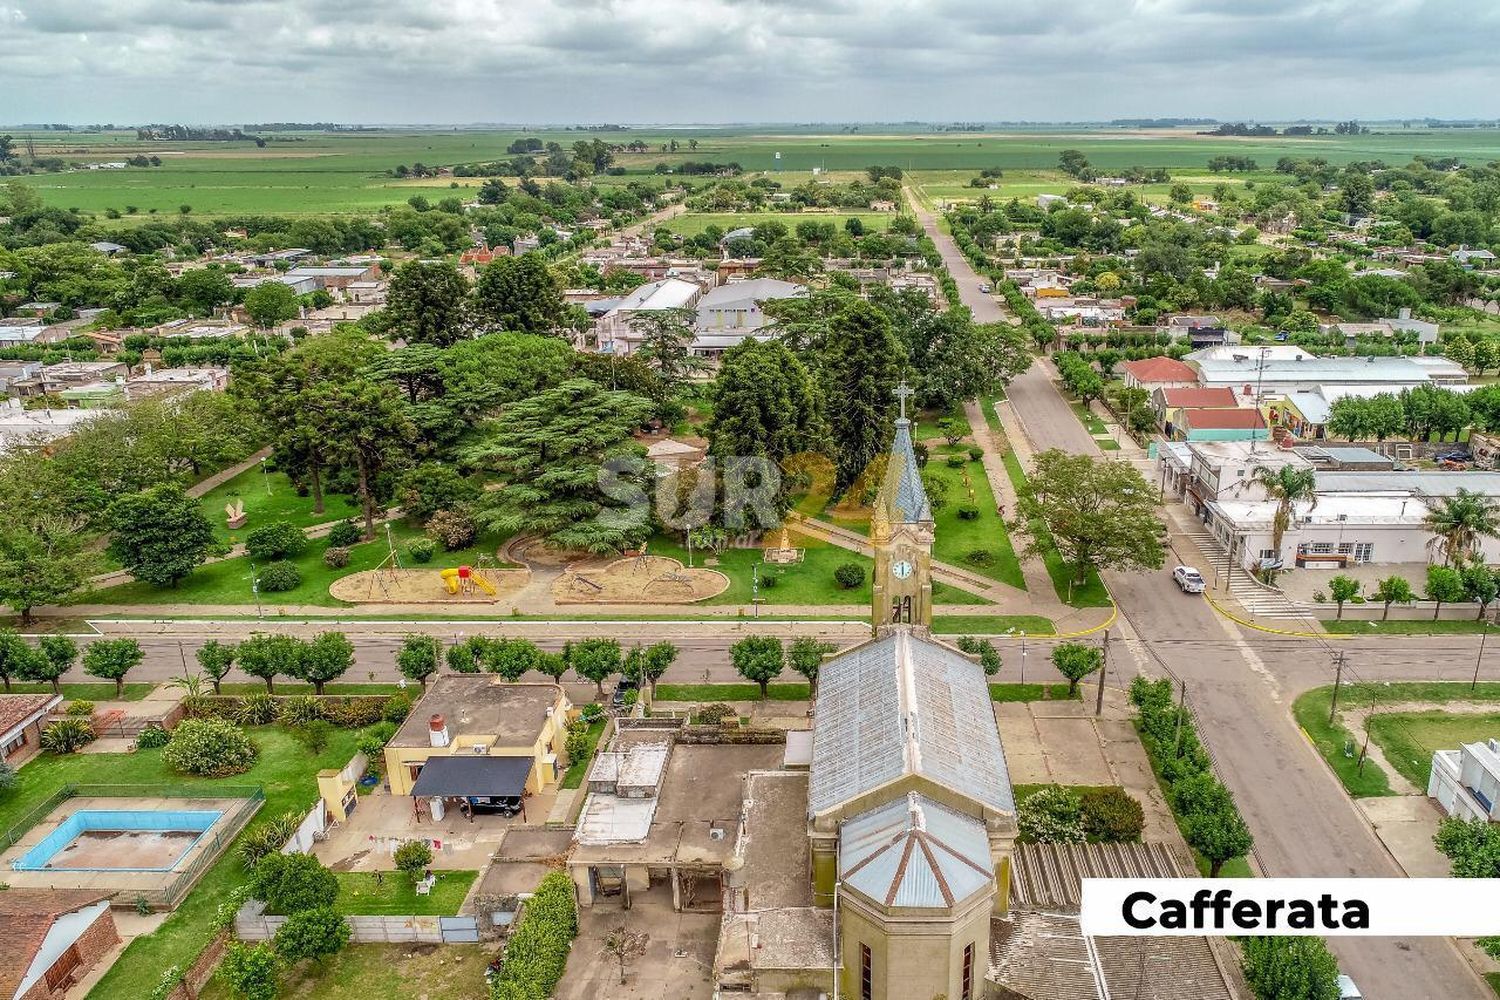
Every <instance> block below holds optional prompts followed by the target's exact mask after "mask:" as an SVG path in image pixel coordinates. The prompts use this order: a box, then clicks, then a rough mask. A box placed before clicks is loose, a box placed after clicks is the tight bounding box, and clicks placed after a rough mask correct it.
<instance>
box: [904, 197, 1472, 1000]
mask: <svg viewBox="0 0 1500 1000" xmlns="http://www.w3.org/2000/svg"><path fill="white" fill-rule="evenodd" d="M919 217H920V218H921V221H922V223H923V225H924V227H925V228H926V229H927V232H928V235H930V236H931V237H932V238H933V240H934V241H935V242H936V244H937V247H938V250H939V252H940V253H941V254H942V257H943V260H944V263H946V264H947V265H948V269H949V272H950V273H951V274H952V275H953V277H954V279H955V280H956V281H957V282H958V287H959V293H960V296H961V298H962V300H963V302H964V303H965V304H966V305H968V306H969V307H970V309H972V310H973V311H974V315H975V317H976V318H977V319H980V320H983V321H986V322H992V321H995V320H998V319H1000V318H1001V310H1000V309H999V307H998V306H997V304H996V303H995V302H994V301H993V299H992V298H991V297H990V296H988V295H985V294H984V293H982V292H980V291H979V284H980V278H979V276H978V275H977V274H975V273H974V271H973V269H972V268H971V267H970V266H969V263H968V261H967V260H965V259H964V257H963V255H962V254H960V253H959V251H958V248H957V247H956V246H955V245H954V244H953V241H952V240H951V239H950V238H949V237H948V236H946V235H945V234H943V233H942V232H940V231H939V230H938V229H937V227H936V225H935V224H934V220H933V219H932V217H931V215H930V214H928V213H919ZM1007 395H1008V397H1009V399H1010V401H1011V406H1012V408H1013V410H1014V411H1015V413H1016V415H1017V416H1018V418H1019V419H1020V421H1021V424H1022V426H1023V427H1024V428H1025V430H1026V435H1027V437H1028V438H1029V439H1030V440H1031V442H1032V445H1033V446H1034V447H1035V448H1036V449H1037V450H1043V449H1047V448H1061V449H1064V450H1067V451H1071V452H1076V453H1081V454H1091V455H1096V454H1098V453H1099V452H1098V449H1097V447H1096V446H1095V445H1094V443H1093V440H1092V438H1091V437H1090V435H1089V434H1088V433H1087V432H1086V431H1085V430H1084V428H1083V426H1082V425H1081V424H1080V423H1079V422H1078V420H1077V418H1076V417H1075V416H1074V415H1073V414H1072V412H1071V410H1070V407H1069V406H1068V404H1067V403H1066V402H1065V401H1064V400H1063V399H1062V397H1061V396H1060V395H1059V394H1058V393H1057V391H1056V389H1055V388H1054V387H1053V386H1052V383H1051V382H1050V380H1049V379H1048V378H1047V377H1046V374H1045V372H1044V371H1043V370H1042V369H1041V366H1040V365H1039V364H1033V365H1032V367H1031V369H1030V370H1029V371H1027V372H1026V373H1025V374H1023V375H1022V376H1020V377H1019V378H1017V379H1015V380H1014V381H1013V382H1012V383H1011V384H1010V386H1009V387H1008V389H1007ZM1106 582H1107V583H1108V584H1109V587H1110V590H1111V591H1112V593H1113V594H1114V596H1115V600H1116V603H1117V604H1118V605H1119V608H1120V613H1121V619H1122V620H1121V622H1120V625H1119V628H1120V631H1121V632H1122V633H1124V635H1125V636H1126V637H1127V639H1129V638H1130V637H1133V638H1134V639H1135V640H1136V641H1126V642H1125V643H1124V644H1123V645H1124V648H1125V652H1126V653H1127V654H1128V655H1130V656H1131V657H1132V658H1133V659H1134V660H1135V661H1136V666H1138V667H1140V668H1141V669H1144V670H1146V671H1147V672H1149V673H1152V674H1155V675H1157V676H1160V675H1161V674H1162V673H1163V672H1167V673H1170V674H1172V675H1173V676H1175V677H1176V678H1178V679H1179V680H1180V681H1182V682H1185V683H1186V685H1187V699H1188V703H1189V705H1190V706H1191V707H1192V709H1193V712H1194V713H1195V715H1196V717H1197V719H1198V722H1199V730H1200V733H1201V735H1202V736H1203V739H1204V741H1205V743H1206V745H1207V746H1208V747H1209V749H1210V751H1211V752H1212V753H1213V755H1214V757H1215V760H1216V762H1217V765H1218V771H1219V774H1220V778H1221V780H1223V781H1224V782H1225V784H1227V785H1228V786H1229V788H1230V789H1231V790H1232V791H1233V792H1234V795H1235V799H1236V800H1237V801H1238V803H1239V806H1240V809H1241V811H1242V812H1243V814H1244V816H1245V819H1246V822H1248V823H1249V824H1250V828H1251V830H1252V832H1253V833H1254V834H1255V841H1256V848H1255V858H1254V860H1255V861H1256V862H1258V864H1259V867H1260V869H1261V871H1262V872H1263V873H1264V874H1265V875H1278V876H1294V877H1296V876H1300V877H1310V876H1330V877H1332V876H1364V877H1374V876H1399V875H1401V874H1402V872H1401V870H1400V868H1399V867H1398V866H1397V865H1396V863H1395V861H1394V860H1393V859H1392V858H1391V856H1390V855H1389V854H1388V853H1387V851H1386V850H1385V847H1384V846H1383V845H1382V844H1381V843H1380V841H1379V839H1378V838H1377V837H1376V836H1375V833H1374V831H1373V830H1372V829H1371V828H1370V826H1369V824H1368V823H1367V822H1366V821H1365V819H1364V818H1363V816H1362V815H1361V814H1360V813H1359V812H1358V810H1357V809H1356V807H1355V806H1354V804H1353V802H1352V801H1351V800H1350V799H1349V797H1348V796H1347V795H1346V794H1345V793H1344V790H1343V788H1342V786H1341V785H1340V784H1339V782H1338V780H1337V779H1336V778H1335V777H1334V776H1333V775H1332V773H1331V772H1329V770H1328V768H1327V766H1326V765H1325V764H1324V763H1323V761H1322V760H1321V759H1320V758H1319V757H1318V755H1317V753H1316V751H1315V750H1313V748H1312V747H1311V746H1310V745H1309V744H1308V743H1307V741H1306V740H1305V739H1304V738H1303V736H1302V734H1301V732H1300V731H1299V729H1298V728H1297V726H1296V724H1295V723H1294V722H1293V720H1292V717H1291V714H1290V711H1291V702H1292V699H1293V698H1294V697H1295V696H1296V694H1297V693H1299V692H1301V691H1303V690H1305V689H1307V688H1309V687H1313V686H1316V685H1319V684H1326V683H1329V682H1331V681H1332V679H1333V676H1332V675H1333V668H1332V659H1331V655H1330V649H1331V644H1329V643H1324V642H1320V641H1318V640H1312V639H1288V638H1282V637H1274V636H1268V635H1266V634H1265V633H1258V632H1251V631H1249V630H1243V629H1241V628H1240V627H1239V626H1237V625H1235V624H1234V623H1232V622H1230V621H1228V620H1226V619H1224V618H1222V617H1220V616H1219V615H1217V614H1216V613H1215V612H1214V611H1213V609H1212V608H1211V607H1210V606H1209V605H1208V602H1207V601H1204V600H1201V599H1196V600H1195V599H1190V598H1187V597H1185V595H1183V594H1181V593H1180V592H1179V591H1178V590H1177V588H1176V586H1175V585H1174V584H1173V583H1172V582H1171V579H1170V577H1169V576H1168V575H1167V574H1166V573H1165V572H1157V573H1145V574H1128V575H1127V574H1115V573H1112V574H1108V575H1107V579H1106ZM1477 646H1478V640H1477V638H1476V639H1473V640H1471V641H1469V640H1467V638H1464V639H1459V638H1458V637H1454V638H1438V639H1414V640H1402V641H1400V642H1395V643H1393V642H1390V641H1389V640H1387V641H1385V642H1383V643H1378V644H1377V643H1376V642H1374V641H1367V640H1354V641H1349V640H1346V641H1341V642H1340V644H1339V646H1338V648H1340V649H1343V650H1344V651H1345V653H1346V655H1347V656H1348V658H1349V662H1350V665H1351V667H1352V668H1353V671H1352V672H1353V673H1355V674H1357V675H1358V678H1359V679H1361V680H1387V679H1396V678H1402V679H1428V680H1436V679H1448V680H1456V679H1464V680H1467V679H1468V677H1469V676H1470V672H1471V671H1472V669H1473V663H1474V659H1473V657H1474V653H1473V651H1474V650H1476V649H1477ZM1121 672H1122V674H1123V672H1124V671H1121ZM1329 943H1330V946H1331V947H1332V948H1333V950H1334V953H1335V954H1336V955H1337V956H1338V959H1339V962H1340V965H1341V966H1342V968H1343V970H1344V971H1345V972H1347V973H1348V974H1349V975H1350V976H1351V977H1353V979H1354V980H1355V982H1356V983H1358V984H1359V986H1360V988H1361V989H1362V990H1363V991H1364V995H1365V996H1366V997H1369V998H1371V1000H1459V998H1469V997H1472V998H1474V1000H1481V998H1483V997H1487V996H1492V994H1491V993H1490V991H1489V990H1488V988H1487V987H1486V986H1485V985H1484V983H1483V982H1482V981H1481V980H1480V979H1479V977H1478V976H1477V975H1475V973H1474V972H1473V970H1472V969H1471V968H1470V967H1469V965H1468V964H1467V963H1466V962H1465V961H1464V960H1463V958H1462V957H1461V956H1460V955H1459V954H1458V952H1457V950H1456V946H1455V945H1454V943H1453V942H1452V941H1450V940H1448V939H1446V938H1416V939H1409V940H1393V939H1385V938H1330V939H1329Z"/></svg>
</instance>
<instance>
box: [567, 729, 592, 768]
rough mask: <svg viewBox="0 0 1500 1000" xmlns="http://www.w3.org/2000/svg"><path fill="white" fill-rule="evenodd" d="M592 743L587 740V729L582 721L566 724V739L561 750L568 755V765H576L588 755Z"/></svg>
mask: <svg viewBox="0 0 1500 1000" xmlns="http://www.w3.org/2000/svg"><path fill="white" fill-rule="evenodd" d="M592 749H593V741H592V740H590V739H589V727H588V724H587V723H586V722H584V721H583V720H582V719H577V720H574V721H573V722H570V723H569V724H568V737H567V739H566V740H564V741H563V750H564V751H566V753H567V755H568V764H569V765H572V764H576V763H578V762H579V761H581V760H583V759H584V758H586V757H587V756H588V755H589V751H591V750H592Z"/></svg>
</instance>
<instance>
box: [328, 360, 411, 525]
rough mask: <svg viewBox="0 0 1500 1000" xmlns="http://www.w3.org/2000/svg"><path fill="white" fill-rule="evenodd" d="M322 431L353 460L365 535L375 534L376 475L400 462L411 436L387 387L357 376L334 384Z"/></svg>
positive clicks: (405, 418)
mask: <svg viewBox="0 0 1500 1000" xmlns="http://www.w3.org/2000/svg"><path fill="white" fill-rule="evenodd" d="M326 418H327V423H326V425H325V432H326V433H327V435H328V436H329V437H330V438H331V439H332V440H333V441H334V442H335V443H336V445H337V447H338V448H339V451H340V453H341V454H342V455H344V456H347V458H348V459H349V460H351V461H352V462H353V464H354V468H355V470H356V472H357V474H358V479H359V499H360V506H361V507H362V508H363V510H364V522H365V537H366V538H374V537H375V510H376V506H377V502H378V499H377V490H378V488H379V483H380V480H381V474H382V473H384V472H385V471H386V469H387V468H389V467H391V466H392V465H395V464H397V463H398V462H400V461H401V460H402V459H403V458H404V456H405V454H406V445H407V444H408V442H410V441H411V440H413V438H415V436H416V428H414V427H413V426H412V423H411V420H410V419H409V418H408V416H407V412H406V409H405V407H404V406H403V405H402V402H401V397H400V396H399V395H397V393H396V390H395V388H394V387H393V386H390V385H386V384H382V383H376V382H372V381H370V380H367V379H358V380H355V381H353V382H350V383H347V384H345V385H342V386H339V387H338V389H337V391H335V392H334V393H333V395H332V397H331V398H330V399H329V409H328V412H327V413H326Z"/></svg>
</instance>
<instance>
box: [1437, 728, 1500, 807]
mask: <svg viewBox="0 0 1500 1000" xmlns="http://www.w3.org/2000/svg"><path fill="white" fill-rule="evenodd" d="M1427 794H1428V796H1430V797H1431V798H1434V799H1437V800H1438V805H1440V806H1442V808H1443V812H1445V813H1447V814H1448V815H1449V816H1453V817H1456V818H1458V819H1465V820H1476V819H1478V820H1487V821H1489V822H1491V823H1500V739H1489V740H1485V741H1484V742H1483V743H1466V744H1464V745H1462V746H1460V747H1459V748H1458V749H1457V750H1439V751H1438V752H1437V753H1435V754H1433V755H1432V771H1431V772H1430V774H1429V776H1428V778H1427Z"/></svg>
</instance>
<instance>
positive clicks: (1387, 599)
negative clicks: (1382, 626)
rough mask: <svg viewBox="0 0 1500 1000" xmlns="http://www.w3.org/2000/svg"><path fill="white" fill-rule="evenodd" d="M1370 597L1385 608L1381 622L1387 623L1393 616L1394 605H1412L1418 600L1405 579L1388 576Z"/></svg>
mask: <svg viewBox="0 0 1500 1000" xmlns="http://www.w3.org/2000/svg"><path fill="white" fill-rule="evenodd" d="M1370 596H1371V597H1372V598H1374V599H1375V600H1377V601H1379V602H1380V603H1381V604H1383V605H1384V606H1385V610H1384V611H1383V612H1381V615H1380V620H1381V621H1385V620H1386V619H1387V618H1389V617H1390V616H1391V605H1392V604H1410V603H1411V602H1412V601H1414V600H1416V599H1417V595H1416V593H1415V592H1413V591H1412V589H1411V584H1410V583H1409V582H1408V581H1407V580H1406V578H1405V577H1401V576H1388V577H1386V578H1385V579H1383V580H1381V581H1380V582H1379V583H1377V584H1376V585H1375V589H1374V590H1372V591H1370Z"/></svg>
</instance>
